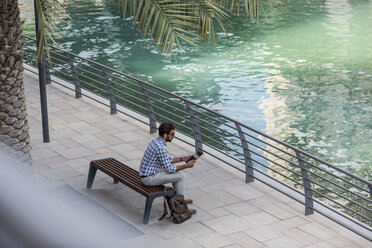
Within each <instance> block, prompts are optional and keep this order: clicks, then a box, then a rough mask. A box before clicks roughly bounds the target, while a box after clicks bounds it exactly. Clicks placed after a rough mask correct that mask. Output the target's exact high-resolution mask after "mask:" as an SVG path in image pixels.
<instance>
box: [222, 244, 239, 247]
mask: <svg viewBox="0 0 372 248" xmlns="http://www.w3.org/2000/svg"><path fill="white" fill-rule="evenodd" d="M224 248H241V246H239V245H236V244H233V245H227V246H224Z"/></svg>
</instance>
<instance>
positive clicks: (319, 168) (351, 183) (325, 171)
mask: <svg viewBox="0 0 372 248" xmlns="http://www.w3.org/2000/svg"><path fill="white" fill-rule="evenodd" d="M302 161H303V162H305V163H307V164H308V165H310V166H312V167H315V168H317V169H318V170H321V171H323V172H324V173H327V174H329V175H331V176H333V177H335V178H338V179H340V180H341V181H343V182H345V183H348V184H350V185H353V186H354V187H357V188H358V189H360V190H362V191H365V192H367V193H369V191H367V190H366V189H365V188H362V187H360V186H358V185H356V184H354V183H353V182H350V181H347V180H345V179H344V178H342V177H339V176H337V175H335V174H332V173H331V172H329V171H327V170H325V169H323V168H321V167H319V166H317V165H313V164H311V163H309V162H307V161H305V160H302Z"/></svg>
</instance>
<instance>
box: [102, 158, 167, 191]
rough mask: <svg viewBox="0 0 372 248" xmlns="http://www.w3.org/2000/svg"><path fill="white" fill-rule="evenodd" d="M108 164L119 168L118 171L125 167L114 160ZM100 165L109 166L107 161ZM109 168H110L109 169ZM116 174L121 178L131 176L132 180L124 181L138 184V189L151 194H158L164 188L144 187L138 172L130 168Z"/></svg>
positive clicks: (128, 178) (129, 178)
mask: <svg viewBox="0 0 372 248" xmlns="http://www.w3.org/2000/svg"><path fill="white" fill-rule="evenodd" d="M110 162H113V163H114V164H115V165H116V166H118V167H120V169H124V168H125V167H123V166H122V165H123V164H122V163H120V162H118V161H116V160H114V161H110ZM102 163H103V164H104V165H107V166H109V167H110V166H111V165H110V164H108V163H107V161H102ZM110 168H111V167H110ZM116 173H120V174H121V175H122V176H126V175H127V174H129V175H130V176H132V177H133V178H131V177H125V180H128V181H130V182H133V183H139V184H138V185H139V186H140V187H143V188H144V189H145V190H148V191H149V192H151V193H157V192H159V190H164V187H163V186H162V185H159V186H150V187H149V186H146V185H144V184H143V183H142V181H141V177H140V176H139V173H138V171H136V170H134V169H132V168H130V167H126V168H125V170H120V172H117V171H116Z"/></svg>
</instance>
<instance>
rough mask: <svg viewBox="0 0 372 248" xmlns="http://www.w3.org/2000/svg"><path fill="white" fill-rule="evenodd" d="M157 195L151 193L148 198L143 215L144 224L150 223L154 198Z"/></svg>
mask: <svg viewBox="0 0 372 248" xmlns="http://www.w3.org/2000/svg"><path fill="white" fill-rule="evenodd" d="M156 197H157V196H152V195H150V196H149V197H148V198H147V199H146V206H145V214H144V216H143V224H145V225H146V224H147V223H149V218H150V212H151V207H152V202H153V201H154V199H155V198H156Z"/></svg>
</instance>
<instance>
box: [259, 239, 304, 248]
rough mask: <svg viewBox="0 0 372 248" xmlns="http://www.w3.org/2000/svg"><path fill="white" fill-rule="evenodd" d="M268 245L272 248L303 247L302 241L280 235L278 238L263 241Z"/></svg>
mask: <svg viewBox="0 0 372 248" xmlns="http://www.w3.org/2000/svg"><path fill="white" fill-rule="evenodd" d="M263 243H264V244H265V245H267V247H272V248H298V247H301V246H302V245H301V243H298V242H296V241H295V240H293V239H291V238H288V237H280V238H276V239H271V240H268V241H265V242H263Z"/></svg>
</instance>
